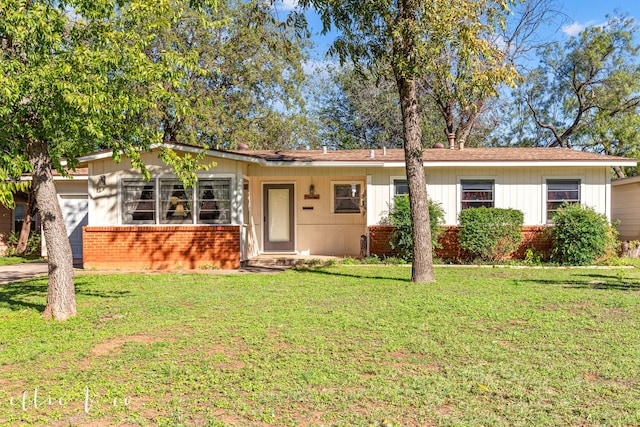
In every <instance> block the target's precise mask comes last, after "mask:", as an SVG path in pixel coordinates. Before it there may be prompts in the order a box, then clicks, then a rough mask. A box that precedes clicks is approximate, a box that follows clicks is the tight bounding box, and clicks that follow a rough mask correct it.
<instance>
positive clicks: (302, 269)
mask: <svg viewBox="0 0 640 427" xmlns="http://www.w3.org/2000/svg"><path fill="white" fill-rule="evenodd" d="M294 271H299V272H303V273H307V274H309V273H311V274H313V273H315V274H325V275H327V276H338V277H353V278H355V279H374V280H397V281H399V282H410V281H411V280H410V279H407V278H406V277H390V276H378V275H375V276H374V275H367V274H364V273H365V272H364V271H362V270H360V269H358V270H356V271H358V272H360V273H362V274H350V273H343V272H337V271H328V270H325V269H324V267H296V268H295V270H294Z"/></svg>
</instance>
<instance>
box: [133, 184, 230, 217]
mask: <svg viewBox="0 0 640 427" xmlns="http://www.w3.org/2000/svg"><path fill="white" fill-rule="evenodd" d="M231 193H232V186H231V178H200V179H199V180H198V182H197V183H196V186H195V188H185V187H184V184H183V183H182V182H181V181H180V180H178V179H175V178H159V179H158V178H156V179H154V180H151V181H150V182H145V181H143V180H142V179H125V180H123V181H122V205H123V207H122V223H123V224H158V223H159V224H230V223H231Z"/></svg>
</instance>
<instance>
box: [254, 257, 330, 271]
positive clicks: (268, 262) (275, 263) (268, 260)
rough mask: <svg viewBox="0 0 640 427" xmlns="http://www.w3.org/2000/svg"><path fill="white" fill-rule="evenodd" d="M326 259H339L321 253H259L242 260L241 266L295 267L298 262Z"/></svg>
mask: <svg viewBox="0 0 640 427" xmlns="http://www.w3.org/2000/svg"><path fill="white" fill-rule="evenodd" d="M328 259H340V258H339V257H332V256H322V255H316V256H313V255H259V256H257V257H255V258H251V259H248V260H245V261H242V266H243V267H283V268H291V267H295V266H296V265H297V264H298V263H304V262H308V261H310V260H319V261H326V260H328Z"/></svg>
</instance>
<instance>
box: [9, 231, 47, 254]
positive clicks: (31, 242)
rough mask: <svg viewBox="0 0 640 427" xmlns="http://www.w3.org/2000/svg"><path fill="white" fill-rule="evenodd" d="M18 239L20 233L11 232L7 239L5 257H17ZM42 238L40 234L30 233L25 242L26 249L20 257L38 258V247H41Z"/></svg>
mask: <svg viewBox="0 0 640 427" xmlns="http://www.w3.org/2000/svg"><path fill="white" fill-rule="evenodd" d="M19 239H20V232H19V231H18V232H16V231H12V232H11V233H10V234H9V236H8V238H7V249H6V251H5V255H6V256H15V255H18V253H17V252H16V247H17V246H18V240H19ZM41 241H42V238H41V237H40V233H37V232H35V231H32V232H31V234H29V239H28V240H27V249H26V250H25V251H24V253H23V254H22V255H21V256H39V255H40V246H41Z"/></svg>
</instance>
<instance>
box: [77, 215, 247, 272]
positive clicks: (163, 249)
mask: <svg viewBox="0 0 640 427" xmlns="http://www.w3.org/2000/svg"><path fill="white" fill-rule="evenodd" d="M82 235H83V263H84V268H85V269H94V268H95V269H150V270H163V269H197V268H206V267H212V266H217V267H219V268H222V269H236V268H239V267H240V227H239V226H226V225H225V226H131V227H126V226H125V227H123V226H119V227H84V228H83V231H82Z"/></svg>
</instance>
